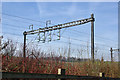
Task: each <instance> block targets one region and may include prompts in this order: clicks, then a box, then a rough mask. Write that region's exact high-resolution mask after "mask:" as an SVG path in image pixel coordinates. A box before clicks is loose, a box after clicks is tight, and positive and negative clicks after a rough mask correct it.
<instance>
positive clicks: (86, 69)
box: [0, 40, 120, 78]
mask: <svg viewBox="0 0 120 80" xmlns="http://www.w3.org/2000/svg"><path fill="white" fill-rule="evenodd" d="M7 43H8V42H7ZM16 45H17V44H15V43H13V42H12V41H11V40H9V44H8V45H7V46H6V47H5V48H4V49H3V50H2V51H1V52H2V53H1V56H2V57H1V58H0V60H1V59H2V70H1V71H2V72H23V66H24V65H23V61H24V59H23V57H22V48H21V50H18V51H17V50H16ZM28 53H29V54H31V53H32V54H34V55H27V57H26V59H25V72H27V73H42V74H44V73H45V74H46V73H47V74H57V70H58V68H63V69H65V70H66V75H81V76H82V75H84V76H85V75H86V76H99V73H100V72H103V73H105V76H106V77H114V78H116V77H119V78H120V73H119V68H118V62H112V63H111V62H108V61H106V62H105V61H104V59H103V58H102V59H101V60H96V61H95V62H94V63H92V62H91V61H90V59H80V58H74V57H69V58H66V57H64V56H55V52H52V53H50V54H49V55H46V53H44V52H42V51H40V50H38V49H34V50H30V49H27V54H28ZM16 54H17V56H16ZM18 54H19V55H18Z"/></svg>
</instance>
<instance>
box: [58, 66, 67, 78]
mask: <svg viewBox="0 0 120 80" xmlns="http://www.w3.org/2000/svg"><path fill="white" fill-rule="evenodd" d="M58 75H65V69H60V68H59V69H58ZM58 80H65V79H58Z"/></svg>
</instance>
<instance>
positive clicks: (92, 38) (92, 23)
mask: <svg viewBox="0 0 120 80" xmlns="http://www.w3.org/2000/svg"><path fill="white" fill-rule="evenodd" d="M91 18H92V21H91V59H92V62H94V14H91Z"/></svg>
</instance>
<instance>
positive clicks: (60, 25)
mask: <svg viewBox="0 0 120 80" xmlns="http://www.w3.org/2000/svg"><path fill="white" fill-rule="evenodd" d="M91 21H94V18H92V17H91V18H87V19H82V20H77V21H72V22H68V23H64V24H58V25H54V26H50V27H45V28H39V29H37V30H31V31H27V32H26V31H25V32H24V33H23V34H24V35H30V34H36V33H43V32H48V31H52V30H58V29H62V28H68V27H72V26H77V25H81V24H85V23H88V22H91Z"/></svg>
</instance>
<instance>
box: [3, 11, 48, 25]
mask: <svg viewBox="0 0 120 80" xmlns="http://www.w3.org/2000/svg"><path fill="white" fill-rule="evenodd" d="M2 14H3V15H7V16H12V17H16V18H20V19H25V20H30V21H35V22H41V23H46V22H44V21H38V20H33V19H30V18H24V17H21V16H16V15H10V14H6V13H2Z"/></svg>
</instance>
